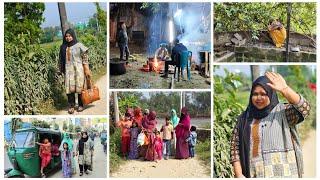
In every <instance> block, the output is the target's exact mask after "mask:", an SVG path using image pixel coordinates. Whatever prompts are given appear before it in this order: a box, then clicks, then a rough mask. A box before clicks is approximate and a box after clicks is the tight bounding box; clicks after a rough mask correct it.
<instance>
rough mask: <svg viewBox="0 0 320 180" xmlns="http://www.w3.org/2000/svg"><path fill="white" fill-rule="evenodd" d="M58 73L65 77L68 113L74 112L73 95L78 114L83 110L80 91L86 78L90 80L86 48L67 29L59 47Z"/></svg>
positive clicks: (70, 30)
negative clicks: (76, 102)
mask: <svg viewBox="0 0 320 180" xmlns="http://www.w3.org/2000/svg"><path fill="white" fill-rule="evenodd" d="M60 72H61V73H63V74H64V77H65V89H66V93H67V97H68V105H69V109H68V113H69V114H73V113H74V110H75V97H76V96H75V95H76V93H77V94H78V108H77V111H78V112H82V111H83V110H84V108H83V103H82V100H81V91H82V89H83V88H84V87H85V85H86V84H85V80H86V78H87V79H89V78H91V72H90V69H89V62H88V48H87V47H85V46H84V45H83V44H82V43H79V42H78V41H77V37H76V35H75V32H74V30H73V29H68V30H67V31H66V33H65V35H64V37H63V43H62V45H61V46H60Z"/></svg>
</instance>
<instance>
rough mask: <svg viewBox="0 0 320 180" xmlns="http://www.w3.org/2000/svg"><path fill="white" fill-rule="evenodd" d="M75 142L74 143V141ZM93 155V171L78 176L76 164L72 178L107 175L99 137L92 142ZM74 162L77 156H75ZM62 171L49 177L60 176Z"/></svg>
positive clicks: (105, 161) (104, 176) (105, 156)
mask: <svg viewBox="0 0 320 180" xmlns="http://www.w3.org/2000/svg"><path fill="white" fill-rule="evenodd" d="M75 144H76V143H75ZM94 149H95V151H94V157H93V159H94V160H93V171H92V172H90V174H89V175H86V174H85V173H84V174H83V176H79V172H80V171H79V166H78V165H77V174H76V175H74V176H73V178H106V177H107V155H106V154H105V153H104V152H103V148H102V145H101V144H100V138H96V139H95V142H94ZM75 159H76V164H78V163H77V161H78V158H77V157H76V158H75ZM62 177H63V175H62V171H61V170H60V171H58V172H56V173H55V174H53V175H51V176H50V178H62Z"/></svg>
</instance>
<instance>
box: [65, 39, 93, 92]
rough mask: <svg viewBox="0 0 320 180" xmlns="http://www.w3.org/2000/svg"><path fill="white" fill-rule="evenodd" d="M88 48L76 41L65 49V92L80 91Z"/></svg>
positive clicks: (86, 62) (82, 84) (83, 80)
mask: <svg viewBox="0 0 320 180" xmlns="http://www.w3.org/2000/svg"><path fill="white" fill-rule="evenodd" d="M87 51H88V48H87V47H85V46H84V45H83V44H82V43H77V44H75V45H73V46H70V47H68V48H67V49H66V57H67V58H66V74H65V89H66V93H67V94H70V93H81V91H82V89H83V87H84V84H85V83H84V82H85V76H84V70H83V65H84V64H88V63H89V62H88V56H87Z"/></svg>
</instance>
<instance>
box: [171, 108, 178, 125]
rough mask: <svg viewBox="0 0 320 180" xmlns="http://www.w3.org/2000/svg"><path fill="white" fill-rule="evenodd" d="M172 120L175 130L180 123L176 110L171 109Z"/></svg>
mask: <svg viewBox="0 0 320 180" xmlns="http://www.w3.org/2000/svg"><path fill="white" fill-rule="evenodd" d="M170 120H171V122H172V125H173V127H174V128H175V127H176V126H177V125H178V123H179V118H178V116H177V112H176V110H174V109H171V114H170Z"/></svg>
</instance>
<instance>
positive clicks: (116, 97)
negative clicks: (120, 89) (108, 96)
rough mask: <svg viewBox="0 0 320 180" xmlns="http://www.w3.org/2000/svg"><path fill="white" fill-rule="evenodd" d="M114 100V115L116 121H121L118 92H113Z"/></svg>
mask: <svg viewBox="0 0 320 180" xmlns="http://www.w3.org/2000/svg"><path fill="white" fill-rule="evenodd" d="M113 101H114V115H115V117H114V118H115V122H116V123H117V122H119V120H120V117H119V105H118V94H117V92H113Z"/></svg>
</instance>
